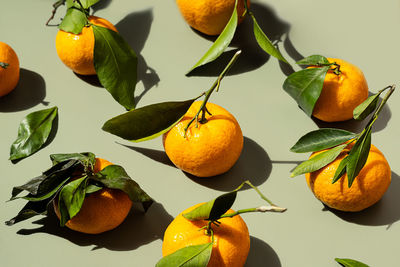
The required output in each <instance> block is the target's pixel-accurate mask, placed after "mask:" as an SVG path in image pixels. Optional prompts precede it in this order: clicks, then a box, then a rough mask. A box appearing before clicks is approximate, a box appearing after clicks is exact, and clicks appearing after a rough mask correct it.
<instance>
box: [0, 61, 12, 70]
mask: <svg viewBox="0 0 400 267" xmlns="http://www.w3.org/2000/svg"><path fill="white" fill-rule="evenodd" d="M8 66H10V64H8V63H4V62H0V67H1V68H3V69H7V67H8Z"/></svg>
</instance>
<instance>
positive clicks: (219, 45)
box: [186, 0, 238, 75]
mask: <svg viewBox="0 0 400 267" xmlns="http://www.w3.org/2000/svg"><path fill="white" fill-rule="evenodd" d="M236 6H237V0H236V1H235V8H234V9H233V12H232V16H231V18H230V19H229V21H228V23H227V24H226V26H225V28H224V30H223V31H222V33H221V34H220V35H219V36H218V38H217V40H215V42H214V43H213V45H212V46H211V47H210V49H208V51H207V52H206V53H205V54H204V55H203V57H202V58H201V59H200V60H199V61H198V62H197V63H196V64H195V65H194V66H193V67H192V68H191V69H190V70H189V71H188V72H187V73H186V75H188V74H190V73H191V72H192V71H193V70H194V69H196V68H198V67H200V66H203V65H205V64H207V63H210V62H212V61H214V60H215V59H217V58H218V57H219V56H220V55H221V54H222V53H223V52H224V51H225V49H226V48H227V47H228V45H229V44H230V43H231V41H232V38H233V36H234V35H235V31H236V27H237V24H238V15H237V9H236Z"/></svg>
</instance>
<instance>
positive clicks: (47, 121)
mask: <svg viewBox="0 0 400 267" xmlns="http://www.w3.org/2000/svg"><path fill="white" fill-rule="evenodd" d="M57 110H58V109H57V107H53V108H49V109H44V110H39V111H36V112H32V113H30V114H28V115H27V116H26V117H25V118H24V119H23V120H22V121H21V124H20V125H19V128H18V137H17V140H15V141H14V143H13V144H12V145H11V149H10V158H9V159H10V160H17V159H22V158H25V157H28V156H30V155H32V154H33V153H35V152H36V151H38V150H39V149H40V148H41V147H42V146H43V145H44V143H45V142H46V141H47V138H48V137H49V135H50V132H51V128H52V125H53V121H54V119H55V118H56V116H57Z"/></svg>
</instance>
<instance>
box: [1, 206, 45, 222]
mask: <svg viewBox="0 0 400 267" xmlns="http://www.w3.org/2000/svg"><path fill="white" fill-rule="evenodd" d="M48 203H49V200H43V201H38V202H31V201H29V202H28V203H27V204H26V205H25V206H24V207H23V208H22V210H21V211H20V212H19V213H18V215H17V216H15V217H14V218H12V219H11V220H9V221H6V225H13V224H15V223H18V222H20V221H24V220H27V219H29V218H31V217H33V216H36V215H45V214H46V212H47V205H48Z"/></svg>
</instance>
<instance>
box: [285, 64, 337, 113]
mask: <svg viewBox="0 0 400 267" xmlns="http://www.w3.org/2000/svg"><path fill="white" fill-rule="evenodd" d="M329 68H330V67H329V66H324V67H320V68H310V69H304V70H300V71H297V72H295V73H292V74H291V75H289V77H287V78H286V80H285V82H284V83H283V89H284V90H285V91H286V92H287V93H288V94H289V95H290V96H291V97H292V98H293V99H294V100H296V102H297V104H298V105H299V106H300V107H301V108H302V109H303V111H304V112H305V113H306V114H307V115H308V116H310V117H311V115H312V112H313V110H314V106H315V103H316V102H317V100H318V98H319V96H320V94H321V91H322V87H323V85H324V80H325V75H326V73H327V72H328V70H329Z"/></svg>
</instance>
